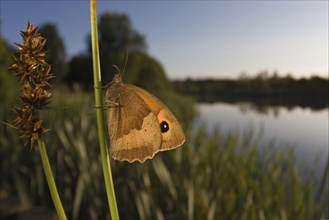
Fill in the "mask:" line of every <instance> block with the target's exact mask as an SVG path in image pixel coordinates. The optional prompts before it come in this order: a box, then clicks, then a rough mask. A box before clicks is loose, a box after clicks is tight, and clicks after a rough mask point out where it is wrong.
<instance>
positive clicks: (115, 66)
mask: <svg viewBox="0 0 329 220" xmlns="http://www.w3.org/2000/svg"><path fill="white" fill-rule="evenodd" d="M112 66H113V67H114V68H115V69H116V70H117V71H118V73H119V74H121V72H120V70H119V68H118V67H117V65H112Z"/></svg>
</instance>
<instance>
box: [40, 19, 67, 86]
mask: <svg viewBox="0 0 329 220" xmlns="http://www.w3.org/2000/svg"><path fill="white" fill-rule="evenodd" d="M40 33H41V35H42V36H43V37H44V38H46V40H47V41H46V44H45V49H46V50H47V55H46V62H47V63H49V64H50V65H51V67H52V72H53V74H54V76H55V79H54V81H55V82H59V81H62V80H63V79H64V78H65V76H66V74H67V65H66V52H65V45H64V42H63V40H62V38H61V36H60V35H59V33H58V30H57V27H56V25H55V24H52V23H46V24H43V25H42V26H41V27H40Z"/></svg>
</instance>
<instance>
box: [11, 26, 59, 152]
mask: <svg viewBox="0 0 329 220" xmlns="http://www.w3.org/2000/svg"><path fill="white" fill-rule="evenodd" d="M21 36H22V40H23V44H16V46H17V49H18V51H17V52H16V53H15V54H14V61H15V63H14V64H13V65H12V66H11V67H10V68H9V69H10V70H11V71H13V72H14V73H15V74H16V76H17V77H20V85H21V89H20V90H21V91H22V94H21V95H20V97H19V100H20V104H19V106H18V107H16V108H14V109H13V112H14V113H16V115H17V116H16V119H15V120H14V121H13V125H14V126H15V127H16V128H17V129H18V130H19V131H20V133H21V135H20V138H21V139H23V140H24V141H26V144H31V146H34V145H35V144H36V143H37V141H38V139H39V138H40V137H41V135H42V134H43V133H46V132H47V131H49V129H46V128H44V127H43V121H42V120H40V119H39V114H38V110H41V109H45V108H46V107H47V105H48V104H49V102H50V98H51V97H52V95H51V92H50V91H49V89H50V88H51V85H50V84H49V82H48V81H49V80H50V79H52V78H53V75H52V73H51V66H50V65H48V64H47V63H46V61H45V57H46V53H45V52H44V50H43V47H44V45H45V43H46V39H45V38H43V37H42V36H41V35H40V34H39V33H38V32H37V27H35V26H34V25H33V24H32V23H31V22H30V21H28V23H27V26H26V29H25V31H21Z"/></svg>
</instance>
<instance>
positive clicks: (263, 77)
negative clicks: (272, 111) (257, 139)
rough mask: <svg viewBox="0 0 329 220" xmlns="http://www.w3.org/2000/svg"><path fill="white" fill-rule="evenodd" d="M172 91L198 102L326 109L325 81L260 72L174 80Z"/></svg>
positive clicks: (314, 77) (326, 90)
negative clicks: (223, 77) (213, 77)
mask: <svg viewBox="0 0 329 220" xmlns="http://www.w3.org/2000/svg"><path fill="white" fill-rule="evenodd" d="M173 86H174V87H175V89H176V90H177V91H179V92H181V93H183V94H185V95H189V96H192V97H193V98H194V99H195V100H197V101H198V102H218V101H224V102H231V103H234V102H240V101H248V102H252V103H255V104H259V105H260V104H263V105H284V106H288V107H289V106H291V107H293V106H302V107H311V108H314V109H322V108H325V107H328V94H329V93H328V92H329V91H328V78H323V77H319V76H312V77H309V78H299V79H296V78H293V77H292V76H291V75H290V74H288V75H286V76H283V77H282V76H281V77H280V76H279V74H278V73H277V72H274V73H273V74H272V75H271V74H269V73H268V72H267V71H261V72H259V73H258V74H257V75H255V76H249V75H247V74H245V73H243V74H241V75H240V77H239V78H238V79H202V80H193V79H186V80H182V81H174V82H173Z"/></svg>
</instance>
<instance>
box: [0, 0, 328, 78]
mask: <svg viewBox="0 0 329 220" xmlns="http://www.w3.org/2000/svg"><path fill="white" fill-rule="evenodd" d="M328 10H329V9H328V1H265V2H261V1H202V2H201V1H98V2H97V13H98V15H101V14H102V13H104V12H105V11H110V12H113V11H116V12H120V13H126V14H127V15H128V16H129V17H130V19H131V22H132V26H133V28H134V29H135V30H137V31H138V32H140V33H141V34H143V35H144V36H145V38H146V43H147V45H148V53H149V54H151V55H152V56H154V57H155V58H156V59H157V60H159V61H160V63H161V64H162V65H163V66H164V68H165V70H166V73H167V75H168V77H169V78H170V79H185V78H187V77H191V78H208V77H211V78H237V77H238V76H239V75H240V73H241V72H243V71H244V72H247V73H249V74H251V75H255V74H256V73H257V72H259V71H262V70H268V71H269V72H273V71H274V70H276V71H278V72H279V73H280V74H281V75H285V74H286V73H288V72H289V73H292V75H293V76H294V77H308V76H310V75H313V74H317V75H320V76H324V77H328ZM0 19H1V35H2V36H4V37H5V39H6V40H7V41H8V42H9V43H13V42H21V39H20V35H19V30H22V29H24V28H25V26H26V22H27V20H28V19H30V20H31V22H32V23H33V24H35V25H39V26H40V25H42V24H43V23H45V22H53V23H55V24H56V25H57V28H58V30H59V33H60V35H61V36H62V38H63V40H64V43H65V47H66V52H67V54H68V57H69V58H70V57H72V56H73V55H75V54H78V53H80V52H83V51H84V50H86V37H87V34H88V33H89V29H90V21H89V1H82V0H80V1H79V0H77V1H31V0H21V1H17V0H16V1H9V0H1V2H0ZM128 62H129V60H128Z"/></svg>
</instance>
